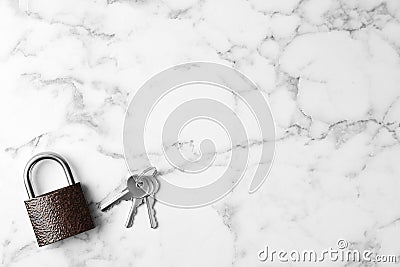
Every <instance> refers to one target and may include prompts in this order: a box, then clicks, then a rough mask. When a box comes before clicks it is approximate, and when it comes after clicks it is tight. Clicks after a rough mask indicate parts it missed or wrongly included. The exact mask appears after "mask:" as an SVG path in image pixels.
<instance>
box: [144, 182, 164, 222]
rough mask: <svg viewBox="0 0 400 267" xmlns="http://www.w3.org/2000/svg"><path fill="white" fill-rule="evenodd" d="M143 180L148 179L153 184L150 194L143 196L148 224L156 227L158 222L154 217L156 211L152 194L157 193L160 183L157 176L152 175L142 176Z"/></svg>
mask: <svg viewBox="0 0 400 267" xmlns="http://www.w3.org/2000/svg"><path fill="white" fill-rule="evenodd" d="M142 179H143V180H148V181H149V183H151V184H153V190H152V192H151V194H149V195H148V196H146V197H145V198H144V201H145V203H146V206H147V213H148V214H149V220H150V226H151V228H153V229H155V228H157V227H158V222H157V218H156V211H155V209H154V204H155V202H156V200H155V198H154V196H155V194H156V193H157V191H158V189H159V188H160V184H159V183H158V180H157V178H155V177H154V176H145V177H143V178H142Z"/></svg>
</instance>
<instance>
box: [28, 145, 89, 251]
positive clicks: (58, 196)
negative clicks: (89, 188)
mask: <svg viewBox="0 0 400 267" xmlns="http://www.w3.org/2000/svg"><path fill="white" fill-rule="evenodd" d="M46 159H50V160H55V161H56V162H58V163H59V164H60V165H61V166H62V168H63V170H64V173H65V175H66V178H67V180H68V184H69V185H68V186H66V187H63V188H60V189H57V190H54V191H51V192H48V193H45V194H43V195H40V196H35V193H34V190H33V186H32V182H31V176H32V169H33V167H34V166H35V165H36V164H37V163H38V162H39V161H42V160H46ZM24 182H25V188H26V191H27V192H28V196H29V200H26V201H25V206H26V210H27V211H28V215H29V219H30V220H31V224H32V227H33V231H34V233H35V236H36V240H37V242H38V245H39V247H42V246H45V245H48V244H51V243H54V242H57V241H60V240H62V239H65V238H67V237H71V236H74V235H77V234H79V233H82V232H85V231H88V230H90V229H93V228H94V224H93V221H92V217H91V215H90V212H89V208H88V206H87V203H86V199H85V196H84V195H83V191H82V187H81V184H80V183H79V182H78V183H75V181H74V178H73V176H72V172H71V169H70V167H69V165H68V163H67V161H66V160H65V159H64V158H62V157H61V156H60V155H58V154H56V153H52V152H46V153H40V154H38V155H36V156H34V157H33V158H32V159H30V160H29V162H28V163H27V165H26V167H25V171H24Z"/></svg>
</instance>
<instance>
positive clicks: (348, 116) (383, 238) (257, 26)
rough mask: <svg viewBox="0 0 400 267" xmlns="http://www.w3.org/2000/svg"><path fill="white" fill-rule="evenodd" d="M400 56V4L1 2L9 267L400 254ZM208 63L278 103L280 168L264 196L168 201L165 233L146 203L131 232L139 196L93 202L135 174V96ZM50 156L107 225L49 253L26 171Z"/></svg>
mask: <svg viewBox="0 0 400 267" xmlns="http://www.w3.org/2000/svg"><path fill="white" fill-rule="evenodd" d="M399 53H400V1H398V0H392V1H389V0H388V1H380V0H368V1H363V0H359V1H345V0H343V1H339V0H301V1H299V0H285V1H282V0H247V1H245V0H234V1H232V0H231V1H228V0H215V1H211V0H200V1H193V0H189V1H188V0H187V1H184V0H179V1H178V0H168V1H159V0H137V1H118V0H117V1H108V2H107V1H86V0H85V1H81V0H80V1H78V0H70V1H66V0H63V1H54V0H52V1H50V0H32V1H21V2H17V1H14V0H12V1H10V0H0V86H1V89H0V90H1V91H0V123H1V131H0V203H1V204H0V205H1V212H0V214H1V215H0V218H1V219H0V263H1V266H56V265H57V266H60V267H61V266H231V265H232V266H257V265H262V266H265V265H268V264H267V263H262V262H260V261H259V260H258V258H257V254H258V251H259V250H260V249H263V248H264V246H265V245H268V246H270V247H271V248H273V249H277V250H280V249H286V250H291V249H299V250H304V249H316V250H317V251H318V250H323V249H327V248H329V247H335V245H336V242H337V240H338V239H339V238H344V239H346V240H348V241H349V242H350V244H351V246H352V247H353V248H358V249H363V248H368V249H371V250H373V251H375V252H376V253H379V254H393V255H400V246H399V240H400V208H399V203H400V183H399V181H400V140H399V138H400V57H399ZM199 60H200V61H211V62H217V63H223V64H226V65H230V66H234V67H235V68H237V69H238V70H240V71H242V72H243V73H244V74H246V75H248V76H249V77H250V78H251V79H252V80H253V81H255V82H256V83H257V85H258V86H259V87H260V89H261V90H263V91H265V92H266V93H267V94H268V95H269V101H270V104H271V107H272V112H273V114H274V117H275V120H276V125H277V145H276V158H275V163H274V165H273V168H272V170H271V174H270V176H269V178H268V180H267V182H266V183H265V184H264V185H263V187H262V188H261V189H260V190H259V191H258V192H257V193H256V194H253V195H248V194H247V192H246V190H247V188H246V187H245V186H239V187H238V188H237V189H236V190H235V191H234V192H233V193H232V194H231V195H229V196H228V197H226V198H224V199H223V200H221V201H219V202H217V203H215V204H213V205H212V206H208V207H205V208H201V209H192V210H182V209H176V208H171V207H168V206H164V205H158V206H157V216H158V218H159V222H160V227H159V228H158V229H157V230H152V229H150V228H149V226H148V221H147V214H146V213H145V211H144V209H142V210H140V211H139V213H138V216H137V219H136V221H135V228H134V229H128V230H127V229H125V228H124V226H123V224H124V220H125V216H126V214H127V209H128V208H129V203H128V202H124V203H121V205H119V206H118V207H115V208H114V209H113V210H111V211H110V212H108V213H100V212H99V211H98V210H97V208H96V203H97V202H99V201H100V200H101V199H103V197H104V196H105V195H107V194H108V193H109V191H110V190H112V189H113V188H114V187H115V186H116V185H118V184H119V183H120V182H121V181H122V180H123V179H124V178H125V177H126V175H127V169H126V167H125V163H124V159H123V148H122V128H123V119H124V112H125V110H126V108H127V105H128V103H129V99H130V97H132V95H133V94H134V92H135V90H137V88H139V86H140V85H141V84H142V83H143V82H144V81H145V80H146V79H148V78H150V77H151V76H152V75H154V74H155V73H157V72H159V71H161V70H163V69H165V68H167V67H170V66H172V65H174V64H178V63H182V62H187V61H199ZM45 150H53V151H57V152H59V153H61V154H62V155H64V156H66V157H67V158H68V160H69V161H70V162H71V164H72V165H73V168H74V171H75V176H76V177H77V179H78V180H80V181H81V182H82V183H83V184H84V185H85V192H86V196H87V198H88V201H89V202H90V208H91V210H92V211H93V215H94V218H95V222H96V225H97V228H96V229H95V230H92V231H90V232H87V233H85V234H82V235H79V236H76V237H73V238H70V239H67V240H65V241H62V242H59V243H56V244H54V245H50V246H47V247H44V248H40V249H39V248H38V247H37V245H36V242H35V239H34V235H33V232H32V229H31V226H30V223H29V219H28V217H27V214H26V211H25V207H24V205H23V200H26V198H27V195H26V192H25V189H24V185H23V181H22V171H23V168H24V165H25V163H26V161H27V160H28V159H29V158H30V157H31V156H32V155H33V154H36V153H38V152H41V151H45ZM43 165H45V164H43ZM42 169H43V171H38V173H37V174H38V176H40V177H41V178H38V179H39V180H40V181H41V183H42V184H43V183H44V184H46V182H44V181H45V180H46V181H47V182H48V181H49V180H50V177H51V176H53V177H54V176H57V179H54V181H56V183H58V184H59V183H62V178H61V176H62V174H61V171H60V170H59V169H58V168H57V167H56V166H53V165H52V164H46V166H43V168H41V170H42ZM44 176H46V177H47V178H45V177H44ZM50 183H52V182H50ZM55 186H57V185H56V184H54V183H53V184H51V185H50V186H48V187H47V188H46V187H43V188H40V189H41V190H42V191H46V190H48V189H49V188H52V187H55ZM269 265H270V266H278V265H279V266H280V265H288V266H289V265H291V264H289V263H283V264H278V263H273V264H269ZM297 265H299V266H300V265H303V266H308V265H309V264H307V263H304V264H297ZM345 265H346V263H341V262H340V263H339V262H337V263H329V262H326V263H324V264H322V266H345ZM346 266H373V265H368V264H366V263H361V264H360V263H357V264H347V265H346ZM376 266H393V264H376Z"/></svg>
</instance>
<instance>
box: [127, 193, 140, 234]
mask: <svg viewBox="0 0 400 267" xmlns="http://www.w3.org/2000/svg"><path fill="white" fill-rule="evenodd" d="M142 204H143V199H141V198H133V199H132V206H131V208H130V210H129V213H128V218H127V219H126V222H125V227H126V228H131V227H132V226H133V221H134V220H135V216H136V213H137V208H138V207H139V206H140V205H142Z"/></svg>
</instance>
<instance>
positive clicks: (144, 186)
mask: <svg viewBox="0 0 400 267" xmlns="http://www.w3.org/2000/svg"><path fill="white" fill-rule="evenodd" d="M131 187H134V188H133V190H136V189H135V188H137V187H139V189H141V190H143V191H144V194H143V193H141V192H140V193H136V192H133V194H132V196H133V197H132V206H131V208H130V210H129V213H128V218H127V220H126V222H125V227H126V228H131V227H132V226H133V221H134V219H135V216H136V213H137V208H138V207H139V206H140V205H142V204H143V198H144V197H146V196H148V194H149V193H151V192H152V191H153V185H150V183H149V182H148V181H147V180H144V181H136V180H135V182H134V184H133V183H132V182H131V183H128V188H129V191H131V189H130V188H131Z"/></svg>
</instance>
